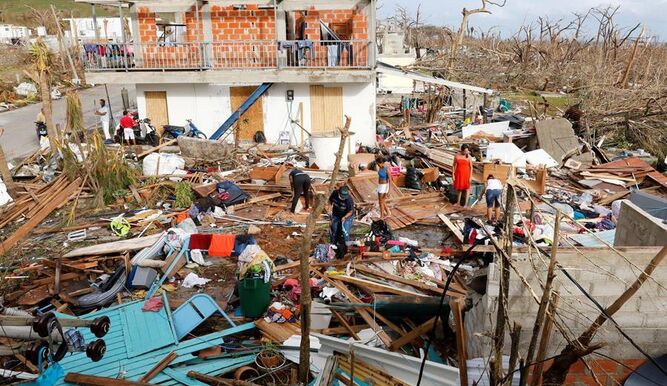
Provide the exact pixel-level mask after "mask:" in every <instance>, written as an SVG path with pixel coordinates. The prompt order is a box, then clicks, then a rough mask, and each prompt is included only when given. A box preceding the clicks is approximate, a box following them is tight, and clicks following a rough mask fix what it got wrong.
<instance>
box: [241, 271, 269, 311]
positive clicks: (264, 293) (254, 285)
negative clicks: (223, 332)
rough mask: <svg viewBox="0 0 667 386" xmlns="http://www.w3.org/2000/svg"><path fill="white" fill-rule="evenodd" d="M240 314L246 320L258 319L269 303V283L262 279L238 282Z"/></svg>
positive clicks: (255, 278)
mask: <svg viewBox="0 0 667 386" xmlns="http://www.w3.org/2000/svg"><path fill="white" fill-rule="evenodd" d="M239 298H240V300H241V313H242V314H243V316H245V317H247V318H259V317H260V316H262V315H264V312H265V311H266V309H267V308H268V307H269V304H270V303H271V281H269V282H268V283H265V282H264V278H261V277H254V278H245V279H241V280H240V281H239Z"/></svg>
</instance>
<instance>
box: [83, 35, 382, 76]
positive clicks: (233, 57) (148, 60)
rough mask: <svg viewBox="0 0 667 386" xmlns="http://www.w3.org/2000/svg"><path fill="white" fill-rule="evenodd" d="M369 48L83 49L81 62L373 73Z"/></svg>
mask: <svg viewBox="0 0 667 386" xmlns="http://www.w3.org/2000/svg"><path fill="white" fill-rule="evenodd" d="M370 44H371V43H370V42H368V41H361V40H343V41H341V40H289V41H272V40H252V41H227V42H215V43H140V44H133V43H127V44H112V43H110V44H84V45H83V54H82V60H83V63H84V65H85V68H86V70H89V71H135V70H208V69H247V68H257V69H277V68H369V67H371V63H370V62H371V55H370V54H371V53H372V50H370V49H369V47H370Z"/></svg>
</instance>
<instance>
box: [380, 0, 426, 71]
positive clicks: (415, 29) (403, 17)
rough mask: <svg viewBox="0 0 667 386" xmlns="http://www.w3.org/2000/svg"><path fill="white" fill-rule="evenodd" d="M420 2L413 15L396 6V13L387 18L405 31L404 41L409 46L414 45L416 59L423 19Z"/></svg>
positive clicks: (419, 55)
mask: <svg viewBox="0 0 667 386" xmlns="http://www.w3.org/2000/svg"><path fill="white" fill-rule="evenodd" d="M421 6H422V5H421V3H420V4H419V5H417V11H416V12H415V16H414V17H413V16H412V15H411V14H410V12H409V11H408V10H407V9H406V8H405V7H402V6H400V5H399V6H397V7H396V13H395V14H394V16H391V17H390V18H389V20H390V21H391V22H393V23H394V24H395V25H396V27H398V28H399V29H400V30H402V31H403V32H404V33H405V41H404V42H405V43H406V44H407V45H408V46H409V47H414V49H415V55H416V57H417V59H419V58H421V47H422V44H421V42H422V38H421V30H420V28H421V27H423V23H424V20H423V19H422V17H421Z"/></svg>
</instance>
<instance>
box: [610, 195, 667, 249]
mask: <svg viewBox="0 0 667 386" xmlns="http://www.w3.org/2000/svg"><path fill="white" fill-rule="evenodd" d="M665 240H667V224H664V223H663V222H662V220H660V219H659V218H657V217H653V216H652V215H650V214H648V213H647V212H645V211H644V210H642V209H641V208H640V207H638V206H637V205H635V204H633V203H632V202H629V201H627V200H624V201H623V202H622V203H621V212H620V214H619V216H618V223H617V228H616V239H615V240H614V246H660V247H661V246H664V245H665Z"/></svg>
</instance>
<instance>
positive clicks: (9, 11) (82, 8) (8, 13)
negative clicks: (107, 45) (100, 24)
mask: <svg viewBox="0 0 667 386" xmlns="http://www.w3.org/2000/svg"><path fill="white" fill-rule="evenodd" d="M51 4H53V5H54V6H55V7H56V10H57V11H58V12H60V13H61V15H66V16H65V17H69V16H70V15H73V16H74V17H90V16H92V10H91V6H90V4H86V3H76V2H74V0H13V1H0V23H9V24H18V25H25V26H28V27H37V26H38V25H39V24H41V23H40V21H39V19H38V18H35V17H33V15H32V9H30V7H32V8H34V9H36V10H38V11H48V10H49V9H51ZM96 12H97V15H98V16H113V15H117V14H118V12H117V11H116V12H114V10H113V9H111V8H107V9H105V8H102V7H99V6H98V7H97V10H96Z"/></svg>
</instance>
